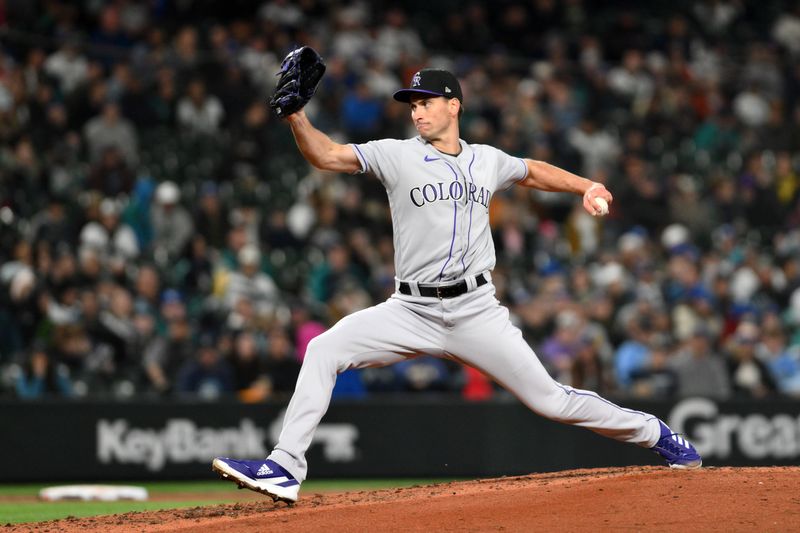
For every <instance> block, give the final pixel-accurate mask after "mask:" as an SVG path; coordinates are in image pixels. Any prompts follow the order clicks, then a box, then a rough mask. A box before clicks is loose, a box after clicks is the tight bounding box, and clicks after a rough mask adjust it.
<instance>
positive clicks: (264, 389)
mask: <svg viewBox="0 0 800 533" xmlns="http://www.w3.org/2000/svg"><path fill="white" fill-rule="evenodd" d="M231 367H232V368H233V380H234V384H235V388H236V392H237V394H238V395H239V398H240V399H241V400H242V401H244V402H248V403H253V402H260V401H264V400H265V399H267V398H268V397H269V395H270V392H271V391H272V382H271V381H270V380H269V378H268V377H267V373H266V368H265V364H264V357H263V354H262V353H261V351H260V350H259V347H258V344H257V340H256V336H255V335H254V334H253V333H252V332H249V331H242V332H240V333H238V334H237V335H236V337H235V338H234V344H233V354H232V359H231Z"/></svg>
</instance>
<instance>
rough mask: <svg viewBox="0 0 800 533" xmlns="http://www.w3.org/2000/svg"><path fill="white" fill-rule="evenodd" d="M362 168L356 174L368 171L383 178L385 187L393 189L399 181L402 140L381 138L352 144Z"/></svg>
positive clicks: (382, 181)
mask: <svg viewBox="0 0 800 533" xmlns="http://www.w3.org/2000/svg"><path fill="white" fill-rule="evenodd" d="M350 147H351V148H352V149H353V152H355V154H356V157H357V158H358V162H359V164H360V165H361V170H360V171H357V172H356V174H363V173H368V174H372V175H374V176H375V177H376V178H378V179H379V180H381V183H383V185H384V187H386V188H387V189H391V188H392V187H393V186H394V184H395V183H396V182H397V179H398V177H397V175H398V172H397V170H398V163H397V161H398V160H399V159H400V157H401V156H400V151H401V147H400V141H398V140H397V139H381V140H378V141H369V142H367V143H364V144H351V145H350Z"/></svg>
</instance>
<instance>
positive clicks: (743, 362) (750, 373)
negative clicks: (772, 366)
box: [728, 321, 776, 398]
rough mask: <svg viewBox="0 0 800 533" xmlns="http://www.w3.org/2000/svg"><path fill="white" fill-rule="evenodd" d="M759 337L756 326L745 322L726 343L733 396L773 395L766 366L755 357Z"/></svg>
mask: <svg viewBox="0 0 800 533" xmlns="http://www.w3.org/2000/svg"><path fill="white" fill-rule="evenodd" d="M759 336H760V335H759V330H758V326H757V325H755V324H753V323H751V322H747V321H745V322H742V323H741V324H739V327H737V328H736V332H735V333H734V335H733V338H732V339H731V340H730V341H729V343H728V371H729V373H730V381H731V385H732V386H733V393H734V395H735V396H738V397H744V398H762V397H764V396H768V395H770V394H774V393H775V390H776V386H775V382H774V380H773V379H772V375H771V374H770V371H769V369H768V368H767V365H766V364H765V363H764V362H763V361H761V360H760V359H758V358H757V357H756V347H757V345H758V342H759Z"/></svg>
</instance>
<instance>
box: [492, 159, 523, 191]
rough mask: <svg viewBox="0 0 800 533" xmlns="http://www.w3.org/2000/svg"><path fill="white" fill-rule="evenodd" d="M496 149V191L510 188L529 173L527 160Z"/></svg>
mask: <svg viewBox="0 0 800 533" xmlns="http://www.w3.org/2000/svg"><path fill="white" fill-rule="evenodd" d="M494 151H495V156H496V158H497V166H496V173H497V174H496V175H497V188H496V189H495V190H496V191H503V190H505V189H508V188H509V187H511V186H512V185H514V184H515V183H517V182H520V181H522V180H523V179H525V177H526V176H527V175H528V165H527V164H526V163H525V161H523V160H522V159H520V158H519V157H513V156H510V155H508V154H507V153H505V152H503V151H502V150H498V149H495V150H494Z"/></svg>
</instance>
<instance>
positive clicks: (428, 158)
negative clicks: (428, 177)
mask: <svg viewBox="0 0 800 533" xmlns="http://www.w3.org/2000/svg"><path fill="white" fill-rule="evenodd" d="M438 160H439V158H438V157H431V156H429V155H426V156H425V162H426V163H430V162H431V161H438Z"/></svg>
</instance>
